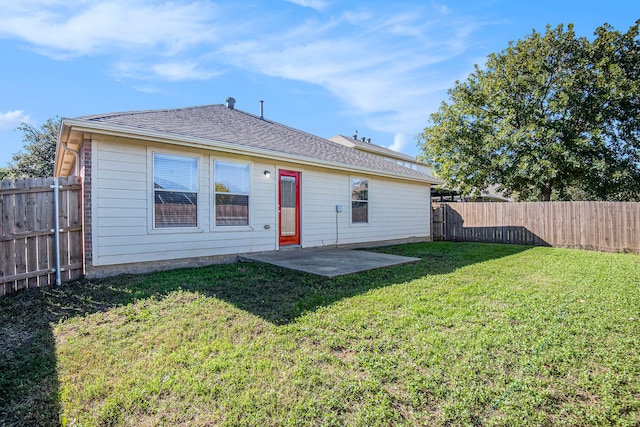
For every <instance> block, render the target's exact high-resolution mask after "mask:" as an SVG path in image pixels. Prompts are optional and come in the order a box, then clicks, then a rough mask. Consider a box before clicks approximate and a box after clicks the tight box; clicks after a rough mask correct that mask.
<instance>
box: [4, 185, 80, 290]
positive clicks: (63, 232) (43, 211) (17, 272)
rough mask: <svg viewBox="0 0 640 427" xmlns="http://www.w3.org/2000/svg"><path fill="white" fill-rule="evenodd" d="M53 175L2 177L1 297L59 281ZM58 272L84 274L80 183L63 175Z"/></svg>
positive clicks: (67, 277)
mask: <svg viewBox="0 0 640 427" xmlns="http://www.w3.org/2000/svg"><path fill="white" fill-rule="evenodd" d="M53 183H54V179H53V178H29V179H18V180H11V179H4V180H2V181H1V182H0V233H1V234H0V296H3V295H6V294H9V293H11V292H14V291H17V290H19V289H25V288H33V287H40V286H45V285H50V284H55V273H56V271H55V267H56V258H55V240H54V236H55V234H54V228H55V226H54V224H55V217H54V215H55V212H54V204H53V202H54V200H53V188H52V186H53ZM58 185H59V200H58V202H59V212H58V215H59V221H60V222H59V225H60V274H61V279H62V281H69V280H74V279H77V278H78V277H80V276H81V275H82V272H83V271H82V268H83V267H82V219H81V218H82V217H81V215H80V213H81V211H80V201H81V195H80V190H81V186H80V184H79V183H78V182H77V178H76V177H67V178H59V179H58Z"/></svg>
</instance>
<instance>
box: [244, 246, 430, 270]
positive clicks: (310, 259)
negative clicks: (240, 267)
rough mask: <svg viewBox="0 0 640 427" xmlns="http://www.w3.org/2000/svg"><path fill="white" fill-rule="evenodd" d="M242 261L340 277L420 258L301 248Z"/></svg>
mask: <svg viewBox="0 0 640 427" xmlns="http://www.w3.org/2000/svg"><path fill="white" fill-rule="evenodd" d="M240 261H245V262H246V261H254V262H262V263H266V264H272V265H277V266H279V267H284V268H288V269H291V270H297V271H304V272H305V273H311V274H317V275H319V276H325V277H337V276H344V275H347V274H352V273H358V272H360V271H367V270H373V269H376V268H383V267H390V266H392V265H400V264H407V263H412V262H418V261H420V258H410V257H405V256H398V255H389V254H380V253H376V252H368V251H360V250H357V251H356V250H351V249H328V248H322V249H299V250H284V251H274V252H262V253H256V254H246V255H241V256H240Z"/></svg>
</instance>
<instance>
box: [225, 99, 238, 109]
mask: <svg viewBox="0 0 640 427" xmlns="http://www.w3.org/2000/svg"><path fill="white" fill-rule="evenodd" d="M226 101H227V108H228V109H230V110H233V107H234V106H235V105H236V100H235V99H234V98H232V97H230V96H229V97H228V98H227V99H226Z"/></svg>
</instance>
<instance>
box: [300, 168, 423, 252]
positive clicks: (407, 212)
mask: <svg viewBox="0 0 640 427" xmlns="http://www.w3.org/2000/svg"><path fill="white" fill-rule="evenodd" d="M358 177H361V176H360V175H358ZM303 178H304V179H303V180H302V246H303V247H313V246H328V245H334V244H335V242H336V217H337V223H338V233H337V235H338V244H353V243H364V242H376V241H384V240H396V239H409V238H418V239H425V238H428V237H429V236H430V235H431V223H430V221H431V217H430V214H431V212H430V209H431V206H430V188H429V186H428V185H427V184H421V183H412V182H406V181H401V180H393V179H385V178H380V177H377V176H366V175H365V176H362V177H361V178H364V179H367V180H368V181H369V223H368V224H367V225H366V226H361V225H359V224H357V225H355V226H354V225H352V224H351V214H350V211H349V208H348V206H349V205H350V204H351V176H350V175H349V174H347V173H346V172H345V173H339V172H335V171H326V170H322V169H319V168H309V169H308V170H305V171H304V172H303ZM338 204H339V205H342V206H343V207H344V209H343V212H341V213H336V209H335V207H336V205H338Z"/></svg>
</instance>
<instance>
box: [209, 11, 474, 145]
mask: <svg viewBox="0 0 640 427" xmlns="http://www.w3.org/2000/svg"><path fill="white" fill-rule="evenodd" d="M416 7H417V6H416ZM386 12H388V11H385V10H379V11H377V12H375V13H372V12H367V11H357V12H348V13H345V14H344V15H343V16H342V17H340V18H339V19H333V20H330V21H328V22H326V23H320V24H319V23H318V22H315V21H307V22H303V23H301V24H300V25H299V26H297V27H295V28H292V29H290V30H289V31H288V32H285V33H280V34H275V35H266V36H265V37H264V38H263V39H260V40H254V39H247V40H245V41H243V42H237V43H230V44H228V45H226V46H224V47H223V48H222V49H221V52H222V53H224V54H225V55H226V56H227V57H228V59H227V60H228V61H229V62H231V63H232V64H233V65H235V66H237V67H239V68H242V69H247V70H257V71H259V72H260V73H263V74H267V75H270V76H274V77H280V78H286V79H291V80H297V81H302V82H307V83H311V84H315V85H319V86H322V87H324V88H326V89H327V90H328V91H330V92H331V93H332V94H333V95H334V96H335V97H336V98H338V99H340V100H341V103H342V108H343V110H344V111H348V113H347V114H350V115H359V116H361V118H360V120H364V121H368V122H369V123H368V124H369V125H370V126H371V127H372V128H374V129H375V130H379V131H387V132H394V133H396V132H399V131H402V130H404V131H408V132H409V133H411V132H413V131H416V132H417V131H418V129H419V128H421V127H422V126H424V125H425V124H426V122H427V120H428V112H429V111H433V109H431V108H432V107H433V106H434V105H432V104H430V99H435V98H437V99H442V91H444V90H446V88H448V87H449V86H450V83H451V76H433V75H432V71H431V69H432V68H431V66H432V65H434V64H438V63H442V62H444V61H448V60H450V59H451V58H454V57H456V56H458V55H460V54H462V53H463V52H465V50H466V49H467V47H468V39H469V36H470V35H471V34H472V33H473V31H474V28H476V27H477V24H475V23H474V22H473V21H470V20H469V21H468V20H465V19H462V18H455V17H453V16H448V19H447V20H442V19H439V17H441V15H439V14H440V13H443V11H438V10H429V11H428V12H429V13H428V14H427V13H426V12H425V11H424V10H415V11H411V12H410V13H409V12H403V13H396V14H393V13H386ZM446 13H451V12H450V11H448V10H447V11H446ZM425 16H429V19H425ZM434 94H437V96H434ZM435 107H436V108H437V101H436V105H435Z"/></svg>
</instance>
